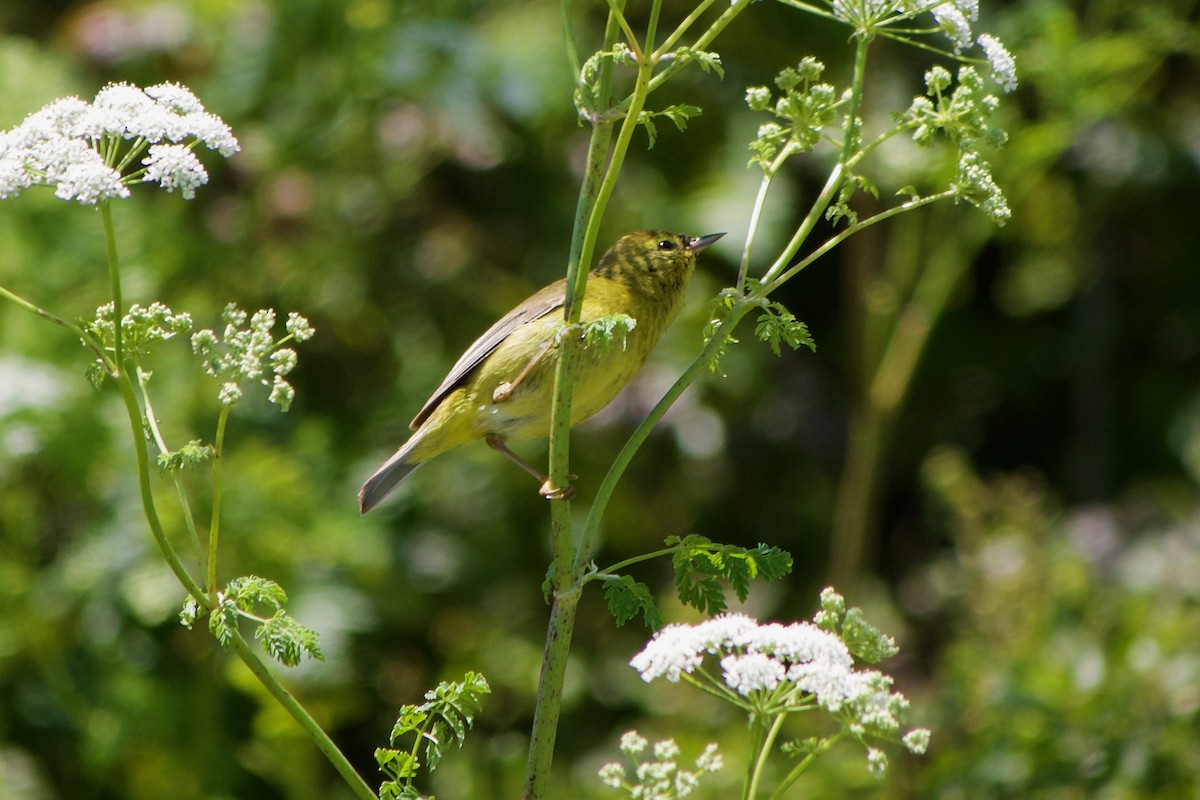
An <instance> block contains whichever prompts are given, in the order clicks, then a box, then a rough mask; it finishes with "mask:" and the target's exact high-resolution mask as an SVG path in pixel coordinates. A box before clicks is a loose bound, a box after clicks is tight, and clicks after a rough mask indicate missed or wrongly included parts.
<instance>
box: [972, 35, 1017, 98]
mask: <svg viewBox="0 0 1200 800" xmlns="http://www.w3.org/2000/svg"><path fill="white" fill-rule="evenodd" d="M978 41H979V46H980V47H982V48H983V52H984V54H985V55H986V56H987V60H988V64H990V65H991V67H992V77H993V78H995V79H996V83H998V84H1000V86H1001V87H1002V88H1003V89H1004V91H1006V92H1011V91H1013V90H1014V89H1016V88H1017V62H1016V59H1014V58H1013V57H1012V53H1010V52H1008V50H1007V49H1005V47H1004V45H1003V44H1002V43H1001V42H1000V40H999V39H997V38H996V37H995V36H992V35H991V34H990V33H985V34H983V35H982V36H980V37H979V39H978Z"/></svg>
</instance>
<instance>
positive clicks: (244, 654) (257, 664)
mask: <svg viewBox="0 0 1200 800" xmlns="http://www.w3.org/2000/svg"><path fill="white" fill-rule="evenodd" d="M193 596H195V595H193ZM230 641H231V643H232V645H233V650H234V652H235V653H237V656H238V658H240V659H241V661H242V663H243V664H245V665H246V668H247V669H249V670H250V672H251V673H253V675H254V677H255V678H257V679H258V681H259V683H261V684H262V685H263V687H264V688H265V689H266V690H267V691H268V692H270V694H271V696H272V697H274V698H275V700H276V701H278V703H279V705H281V706H283V708H284V710H285V711H287V712H288V714H289V715H291V717H292V719H294V720H296V722H297V723H298V724H299V725H300V727H301V728H303V729H304V732H305V733H307V734H308V735H309V738H311V739H312V740H313V743H314V744H316V746H317V749H318V750H320V751H321V753H322V754H323V755H324V756H325V758H327V759H329V762H330V763H331V764H332V765H333V768H334V769H335V770H337V773H338V774H339V775H341V776H342V780H344V781H345V782H346V785H347V786H349V787H350V789H351V791H353V792H354V796H355V797H358V798H359V799H360V800H378V797H377V796H376V794H375V791H374V790H373V789H371V787H370V786H368V785H367V783H366V782H365V781H364V780H363V779H362V776H360V775H359V774H358V773H357V772H356V771H355V769H354V767H353V766H351V765H350V762H349V761H348V760H347V759H346V756H345V755H344V754H343V753H342V751H341V750H339V749H338V747H337V745H335V744H334V743H333V740H332V739H330V738H329V734H327V733H325V731H324V730H323V729H322V728H321V726H320V725H318V724H317V722H316V720H314V719H313V718H312V716H311V715H310V714H309V713H308V711H306V710H305V709H304V706H302V705H300V701H298V700H297V699H296V698H295V697H293V696H292V694H291V692H289V691H288V690H287V689H286V688H284V686H283V684H281V683H280V682H279V681H278V680H277V679H276V678H275V676H274V675H273V674H272V673H271V671H270V670H269V669H267V665H266V664H264V663H263V662H262V660H261V659H260V658H259V657H258V656H257V655H255V653H254V650H253V649H252V648H251V647H250V644H249V643H248V642H247V641H246V640H245V638H243V637H242V635H241V633H239V632H238V631H236V630H235V631H233V632H232V636H231V637H230Z"/></svg>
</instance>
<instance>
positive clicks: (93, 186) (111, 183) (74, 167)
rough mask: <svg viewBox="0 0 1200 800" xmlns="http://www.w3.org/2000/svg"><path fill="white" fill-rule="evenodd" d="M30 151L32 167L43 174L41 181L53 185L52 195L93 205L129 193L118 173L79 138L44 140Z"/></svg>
mask: <svg viewBox="0 0 1200 800" xmlns="http://www.w3.org/2000/svg"><path fill="white" fill-rule="evenodd" d="M31 154H32V157H33V158H32V163H33V164H34V165H36V166H35V169H40V171H42V172H43V174H44V176H45V177H44V178H43V179H42V181H40V182H44V183H46V184H47V185H52V186H54V195H55V197H58V198H60V199H62V200H77V201H79V202H80V203H85V204H88V205H95V204H96V203H98V202H100V201H101V200H108V199H110V198H113V197H128V196H129V189H128V188H127V187H126V186H125V184H123V183H121V174H120V173H119V172H117V171H116V170H115V169H112V168H111V167H109V166H108V165H106V164H105V163H104V160H103V159H102V158H100V154H99V153H97V152H96V151H95V150H93V149H92V148H91V147H89V146H88V145H87V144H86V143H85V142H84V141H83V140H82V139H59V140H57V141H46V142H43V143H42V144H39V145H38V146H37V147H35V148H34V149H33V151H32V153H31Z"/></svg>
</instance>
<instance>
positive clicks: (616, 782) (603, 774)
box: [600, 761, 625, 789]
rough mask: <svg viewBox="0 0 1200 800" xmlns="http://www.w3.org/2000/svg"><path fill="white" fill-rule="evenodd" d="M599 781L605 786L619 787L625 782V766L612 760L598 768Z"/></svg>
mask: <svg viewBox="0 0 1200 800" xmlns="http://www.w3.org/2000/svg"><path fill="white" fill-rule="evenodd" d="M600 781H601V783H603V784H604V785H605V786H608V787H611V788H613V789H620V788H621V784H622V783H624V782H625V768H624V767H623V766H621V765H620V764H618V763H617V762H615V761H613V762H610V763H608V764H605V765H604V766H603V767H601V768H600Z"/></svg>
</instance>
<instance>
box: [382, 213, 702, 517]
mask: <svg viewBox="0 0 1200 800" xmlns="http://www.w3.org/2000/svg"><path fill="white" fill-rule="evenodd" d="M724 235H725V234H723V233H713V234H709V235H708V236H700V237H697V238H690V237H687V236H684V235H682V234H678V233H667V232H664V231H641V232H639V233H630V234H627V235H626V236H622V237H621V238H620V239H619V240H618V241H617V243H616V244H614V245H613V246H612V248H611V249H610V250H609V251H608V252H607V253H605V254H604V257H603V258H601V259H600V263H599V264H598V265H597V266H596V268H595V269H594V270H592V271H591V273H589V274H588V279H587V287H586V290H585V292H584V298H583V306H582V309H581V313H580V323H581V324H583V325H584V326H586V325H588V323H598V324H602V325H605V326H606V327H615V328H616V329H617V330H616V332H615V333H613V335H612V336H611V337H610V340H606V339H605V337H603V336H600V337H585V338H584V339H583V343H582V346H581V352H580V355H579V361H578V362H577V366H576V370H575V373H574V383H573V384H572V393H571V425H577V424H579V423H580V422H582V421H583V420H585V419H587V418H588V417H590V416H592V415H593V414H595V413H596V412H597V411H599V410H600V409H602V408H604V407H605V406H606V405H608V404H609V403H610V402H612V399H613V398H614V397H616V396H617V393H618V392H620V391H621V389H623V388H624V387H625V384H627V383H628V382H629V380H630V379H631V378H632V377H633V376H634V375H635V374H636V373H637V371H638V370H639V369H641V367H642V364H644V363H645V362H646V358H647V357H648V356H649V355H650V351H651V350H653V349H654V345H655V344H657V343H658V338H659V336H661V335H662V332H663V331H664V330H666V329H667V326H668V325H670V324H671V320H673V319H674V318H675V316H676V315H677V314H678V313H679V309H680V307H682V305H683V295H684V290H685V289H686V288H687V284H688V281H689V280H690V279H691V277H692V273H693V272H694V271H695V268H696V254H697V253H699V252H700V251H701V250H703V249H704V248H706V247H708V246H709V245H711V244H712V243H713V242H715V241H717V239H720V238H721V237H722V236H724ZM566 290H567V287H566V281H564V280H559V281H556V282H555V283H552V284H550V285H549V286H547V287H546V288H544V289H542V290H541V291H539V292H537V293H535V294H534V295H532V296H531V297H529V298H528V299H527V300H525V301H524V302H523V303H521V304H520V305H518V306H517V307H516V308H514V309H513V310H512V311H510V312H508V313H507V314H505V315H504V317H503V318H502V319H501V320H500V321H499V322H497V323H496V324H495V325H493V326H492V327H491V328H489V329H488V330H487V331H486V332H485V333H484V334H483V335H482V336H480V337H479V338H478V339H477V340H476V341H475V343H474V344H472V345H471V346H470V347H469V348H467V351H466V352H465V353H463V355H462V357H461V358H460V359H459V360H458V363H456V364H455V365H454V367H453V368H452V369H451V370H450V374H449V375H447V376H446V379H445V380H444V381H442V385H441V386H439V387H438V388H437V390H436V391H434V393H433V395H432V396H431V397H430V398H429V400H428V401H427V402H426V403H425V406H424V408H422V409H421V410H420V412H419V413H418V414H417V416H416V418H415V419H413V421H412V424H411V425H410V427H411V428H412V429H413V431H414V432H413V434H412V436H410V437H409V439H408V441H407V442H405V443H404V445H403V446H401V448H400V449H399V450H397V451H396V453H395V454H394V455H393V456H392V457H391V458H389V459H388V460H387V462H385V463H384V465H383V466H381V467H380V468H379V469H378V470H376V472H375V474H374V475H372V476H371V477H370V478H369V479H368V480H367V482H366V483H365V484H363V487H362V490H361V491H360V492H359V493H358V505H359V510H360V511H361V513H363V514H366V513H367V512H368V511H370V510H371V509H372V508H374V507H375V506H376V505H378V503H379V501H380V500H382V499H383V498H384V496H386V495H387V493H388V492H390V491H391V490H392V489H394V488H395V487H396V485H397V484H398V483H400V481H402V480H403V479H404V477H405V476H406V475H408V473H410V472H412V471H413V470H414V469H416V468H417V467H418V466H419V465H421V464H423V463H425V462H426V461H429V460H430V459H432V458H435V457H437V456H440V455H441V454H442V453H445V452H446V451H447V450H452V449H454V448H455V447H459V446H461V445H464V444H467V443H468V442H473V441H475V440H477V439H483V440H485V441H486V442H487V443H488V445H490V446H491V447H492V448H493V449H495V450H497V451H499V452H500V453H503V454H504V455H506V456H508V457H509V458H511V459H513V460H514V461H515V462H517V464H519V465H520V466H521V467H522V469H524V470H526V471H527V472H529V473H530V474H531V475H533V476H535V477H536V478H537V479H538V480H539V481H542V494H543V495H544V496H546V497H551V498H561V497H567V496H569V495H570V488H569V487H567V488H566V489H565V490H563V489H553V488H551V487H550V486H549V481H548V479H547V478H546V476H545V475H542V474H541V473H540V472H539V471H538V470H537V469H536V468H534V467H533V466H532V465H530V464H528V463H527V462H526V461H524V460H523V459H521V458H520V457H519V456H517V455H516V454H515V453H513V452H512V451H510V450H509V449H508V448H507V447H506V446H505V442H506V441H507V440H510V439H511V440H513V441H524V440H528V439H538V438H542V437H544V436H548V435H549V432H550V408H551V403H552V398H553V393H554V372H555V368H556V366H557V364H558V357H559V346H558V342H559V340H560V337H561V335H562V330H563V319H562V315H561V313H559V314H556V313H554V312H556V311H559V310H560V309H562V307H563V305H564V303H565V299H566ZM619 315H625V317H628V318H630V319H631V320H632V323H630V322H628V321H627V320H624V319H623V318H622V317H620V316H619ZM609 323H615V324H614V325H609Z"/></svg>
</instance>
